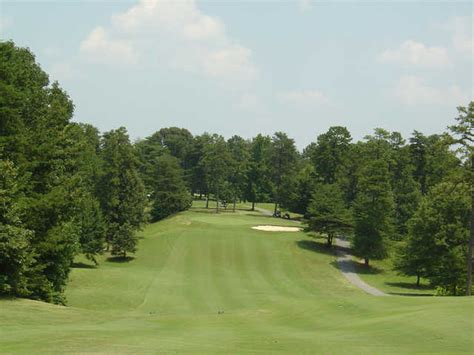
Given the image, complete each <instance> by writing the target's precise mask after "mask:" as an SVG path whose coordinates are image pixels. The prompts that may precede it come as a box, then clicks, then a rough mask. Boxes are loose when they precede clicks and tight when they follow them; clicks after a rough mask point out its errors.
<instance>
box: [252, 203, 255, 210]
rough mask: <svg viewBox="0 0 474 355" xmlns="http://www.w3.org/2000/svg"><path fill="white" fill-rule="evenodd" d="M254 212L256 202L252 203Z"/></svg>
mask: <svg viewBox="0 0 474 355" xmlns="http://www.w3.org/2000/svg"><path fill="white" fill-rule="evenodd" d="M252 211H255V201H252Z"/></svg>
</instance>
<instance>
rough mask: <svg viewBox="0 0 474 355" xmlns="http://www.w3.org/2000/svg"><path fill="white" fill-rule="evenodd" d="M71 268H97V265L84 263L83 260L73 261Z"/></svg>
mask: <svg viewBox="0 0 474 355" xmlns="http://www.w3.org/2000/svg"><path fill="white" fill-rule="evenodd" d="M71 268H73V269H96V268H97V266H96V265H92V264H86V263H83V262H79V263H72V264H71Z"/></svg>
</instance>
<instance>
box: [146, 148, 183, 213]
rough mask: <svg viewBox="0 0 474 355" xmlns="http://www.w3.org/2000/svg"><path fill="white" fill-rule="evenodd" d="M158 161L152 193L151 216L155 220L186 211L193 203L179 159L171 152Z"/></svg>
mask: <svg viewBox="0 0 474 355" xmlns="http://www.w3.org/2000/svg"><path fill="white" fill-rule="evenodd" d="M156 163H157V164H156V166H155V173H154V176H153V192H152V194H151V201H152V209H151V217H152V219H153V220H154V221H158V220H160V219H163V218H165V217H168V216H169V215H171V214H173V213H177V212H180V211H184V210H185V209H188V208H189V207H191V203H192V198H191V195H190V193H189V191H188V190H187V189H186V184H185V181H184V178H183V169H182V168H181V166H180V164H179V160H178V159H177V158H175V157H173V156H171V155H169V154H164V155H162V156H161V157H159V158H158V159H157V162H156Z"/></svg>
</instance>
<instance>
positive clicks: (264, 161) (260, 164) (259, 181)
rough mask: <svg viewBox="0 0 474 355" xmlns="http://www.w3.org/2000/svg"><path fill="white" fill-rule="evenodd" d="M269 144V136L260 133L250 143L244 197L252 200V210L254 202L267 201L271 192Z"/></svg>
mask: <svg viewBox="0 0 474 355" xmlns="http://www.w3.org/2000/svg"><path fill="white" fill-rule="evenodd" d="M270 146H271V138H270V137H268V136H262V135H261V134H259V135H257V136H256V137H255V138H254V139H253V140H252V143H251V145H250V157H249V160H250V161H249V167H248V170H247V178H246V182H247V186H246V187H245V193H244V197H245V199H246V200H248V201H250V202H252V211H253V210H255V203H256V202H263V201H268V199H269V198H270V195H271V192H272V189H271V181H270V167H269V162H268V156H269V151H270Z"/></svg>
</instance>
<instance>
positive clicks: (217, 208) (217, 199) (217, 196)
mask: <svg viewBox="0 0 474 355" xmlns="http://www.w3.org/2000/svg"><path fill="white" fill-rule="evenodd" d="M216 213H219V190H216Z"/></svg>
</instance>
